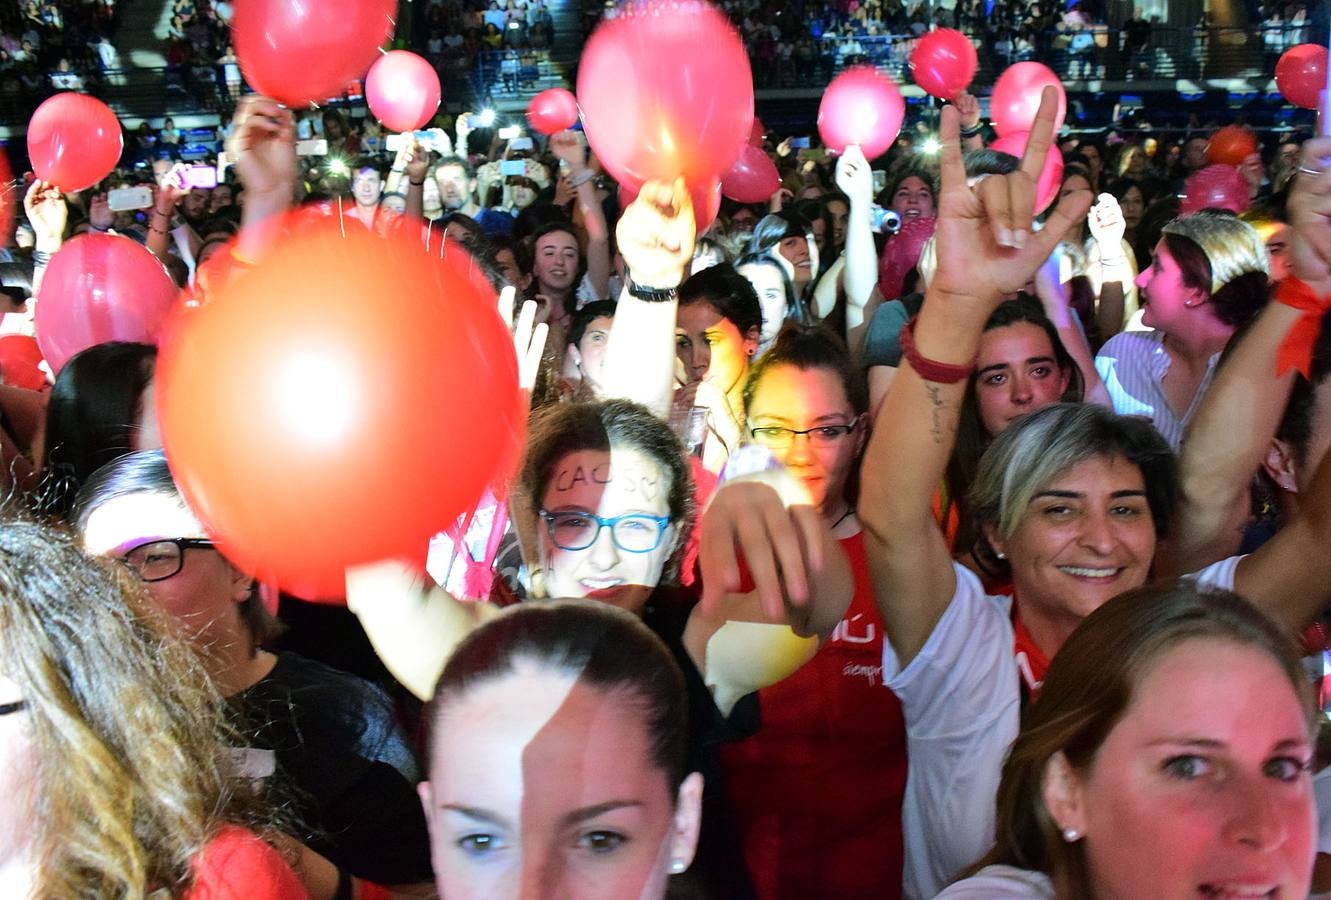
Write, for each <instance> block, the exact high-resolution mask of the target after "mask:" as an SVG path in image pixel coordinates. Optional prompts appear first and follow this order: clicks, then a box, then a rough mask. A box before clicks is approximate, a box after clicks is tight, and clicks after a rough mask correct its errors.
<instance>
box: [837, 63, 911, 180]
mask: <svg viewBox="0 0 1331 900" xmlns="http://www.w3.org/2000/svg"><path fill="white" fill-rule="evenodd" d="M905 116H906V102H905V101H904V100H903V99H902V98H901V91H899V90H897V86H896V85H895V84H893V83H892V82H891V81H889V80H888V79H887V77H886V76H884V75H883V74H882V73H880V72H879V71H878V70H877V69H875V68H874V67H873V66H853V67H851V68H849V69H846V70H845V71H844V72H842V73H841V74H840V75H838V76H837V77H836V78H834V79H832V83H831V84H829V85H828V86H827V90H826V91H825V92H823V100H822V103H820V104H819V105H818V133H819V134H820V135H822V138H823V143H824V144H825V145H826V146H827V149H829V150H831V151H833V152H835V153H840V152H842V151H843V150H845V149H846V148H847V147H849V146H851V145H852V144H858V145H859V147H860V149H861V150H863V151H864V156H865V157H866V158H867V159H873V158H874V157H876V156H881V155H882V154H884V153H886V152H887V148H889V147H891V146H892V142H893V141H895V140H896V139H897V134H899V133H900V132H901V122H902V120H903V119H904V118H905Z"/></svg>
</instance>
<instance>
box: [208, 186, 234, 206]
mask: <svg viewBox="0 0 1331 900" xmlns="http://www.w3.org/2000/svg"><path fill="white" fill-rule="evenodd" d="M208 200H209V205H210V207H211V209H212V211H213V212H217V211H218V210H219V209H222V208H223V207H225V206H230V205H231V185H229V184H219V185H218V186H217V187H215V188H213V191H212V196H211V197H209V198H208Z"/></svg>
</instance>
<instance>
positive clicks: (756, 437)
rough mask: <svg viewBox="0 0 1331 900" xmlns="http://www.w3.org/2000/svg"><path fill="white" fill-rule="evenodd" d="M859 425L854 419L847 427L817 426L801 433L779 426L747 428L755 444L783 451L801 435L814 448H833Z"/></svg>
mask: <svg viewBox="0 0 1331 900" xmlns="http://www.w3.org/2000/svg"><path fill="white" fill-rule="evenodd" d="M859 424H860V420H859V419H856V420H855V421H854V422H851V423H850V424H848V425H818V426H816V427H814V428H805V429H804V430H802V431H797V430H796V429H794V428H784V427H782V426H780V425H759V426H757V427H756V428H755V427H753V426H749V437H751V438H753V442H754V443H755V444H759V445H760V446H763V447H767V448H769V449H771V450H785V449H786V448H787V447H789V446H790V445H791V444H793V443H795V438H796V437H798V436H800V435H802V434H803V435H808V438H809V440H810V441H811V442H812V443H813V445H814V446H815V447H834V446H836V445H837V444H838V443H840V442H841V439H842V438H844V437H846V436H847V435H849V434H851V433H853V432H854V431H855V429H856V428H857V427H859Z"/></svg>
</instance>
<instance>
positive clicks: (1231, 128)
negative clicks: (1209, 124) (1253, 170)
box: [1206, 125, 1257, 166]
mask: <svg viewBox="0 0 1331 900" xmlns="http://www.w3.org/2000/svg"><path fill="white" fill-rule="evenodd" d="M1256 152H1257V135H1255V134H1253V133H1252V132H1251V131H1249V130H1248V129H1246V128H1244V127H1243V126H1242V125H1226V126H1225V127H1224V128H1221V129H1220V130H1219V131H1217V132H1216V133H1215V134H1213V135H1211V140H1210V141H1208V142H1207V144H1206V161H1207V162H1209V163H1214V164H1216V165H1221V166H1238V165H1242V164H1243V161H1244V160H1245V159H1247V158H1248V157H1249V156H1251V155H1252V154H1254V153H1256Z"/></svg>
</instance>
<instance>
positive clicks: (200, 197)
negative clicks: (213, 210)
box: [180, 190, 210, 219]
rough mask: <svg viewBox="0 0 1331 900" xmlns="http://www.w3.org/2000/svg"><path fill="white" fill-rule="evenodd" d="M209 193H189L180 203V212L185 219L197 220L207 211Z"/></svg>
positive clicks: (199, 191) (195, 191)
mask: <svg viewBox="0 0 1331 900" xmlns="http://www.w3.org/2000/svg"><path fill="white" fill-rule="evenodd" d="M209 193H210V192H209V191H201V190H194V191H190V192H189V193H188V194H186V195H185V196H184V198H183V199H182V200H181V201H180V212H181V215H183V216H184V217H185V218H186V219H198V218H200V217H201V216H202V215H203V214H204V213H206V212H207V211H208V202H209V198H208V194H209Z"/></svg>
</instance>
